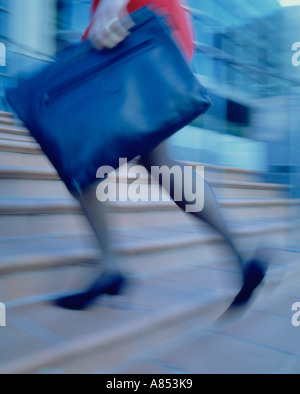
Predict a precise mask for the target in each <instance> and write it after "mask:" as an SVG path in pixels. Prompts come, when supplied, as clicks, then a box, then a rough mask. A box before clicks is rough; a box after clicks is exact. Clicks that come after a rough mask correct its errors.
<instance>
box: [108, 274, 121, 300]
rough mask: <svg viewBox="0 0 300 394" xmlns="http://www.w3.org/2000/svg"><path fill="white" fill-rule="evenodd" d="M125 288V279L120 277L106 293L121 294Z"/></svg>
mask: <svg viewBox="0 0 300 394" xmlns="http://www.w3.org/2000/svg"><path fill="white" fill-rule="evenodd" d="M124 289H125V279H124V278H122V279H119V280H118V281H117V282H116V283H114V284H113V285H111V286H110V287H108V288H107V289H106V291H105V292H106V294H108V295H112V296H115V295H120V294H121V293H123V292H124Z"/></svg>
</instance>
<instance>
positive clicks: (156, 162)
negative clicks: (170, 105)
mask: <svg viewBox="0 0 300 394" xmlns="http://www.w3.org/2000/svg"><path fill="white" fill-rule="evenodd" d="M166 145H167V144H166V142H164V143H162V144H161V145H159V146H158V147H157V148H155V149H154V150H153V151H152V152H150V153H148V154H147V155H145V156H143V157H142V164H143V165H144V166H145V167H146V169H147V170H148V172H149V173H150V172H151V167H152V166H158V167H162V166H167V167H168V168H169V169H171V168H172V167H174V166H177V167H180V168H181V171H180V173H181V174H182V179H179V180H178V182H176V179H174V178H173V179H172V180H171V182H170V184H169V185H170V189H169V190H167V192H168V193H169V194H170V196H171V197H172V198H173V199H174V196H177V200H178V196H181V199H180V201H175V203H176V204H177V205H178V206H179V207H180V208H181V209H183V210H185V209H186V206H187V205H189V204H190V203H191V202H190V201H186V199H185V193H184V190H183V185H184V184H185V180H184V165H183V164H181V163H180V162H177V161H175V160H173V159H171V158H169V157H168V154H167V148H166ZM197 177H200V175H199V174H198V173H197V172H196V171H193V184H194V185H196V184H197V183H196V181H197ZM159 178H160V179H157V180H158V181H159V182H160V183H161V181H162V179H161V177H159ZM199 183H200V182H198V184H199ZM201 183H202V184H203V180H202V179H201ZM169 185H168V186H169ZM164 186H165V185H164ZM178 188H181V189H180V190H178ZM192 214H193V215H194V216H195V217H196V218H197V219H199V220H203V221H204V222H206V223H207V224H209V225H210V226H211V227H212V228H213V229H214V230H216V231H217V232H218V233H219V234H220V235H221V236H222V237H223V238H224V240H225V241H226V244H227V245H228V246H229V248H230V249H231V251H232V252H233V254H234V255H235V257H236V259H237V262H238V264H239V266H240V268H241V269H242V272H243V273H244V270H245V262H244V259H243V257H242V256H241V254H240V253H239V251H238V249H237V247H236V246H235V244H234V241H233V239H232V236H231V235H230V233H229V230H228V228H227V226H226V224H225V221H224V218H223V215H222V213H221V211H220V207H219V204H218V202H217V200H216V197H215V194H214V192H213V190H212V189H211V187H210V186H209V185H208V183H207V182H206V181H205V180H204V207H203V209H202V210H201V211H199V212H193V213H192Z"/></svg>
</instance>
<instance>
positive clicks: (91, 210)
mask: <svg viewBox="0 0 300 394" xmlns="http://www.w3.org/2000/svg"><path fill="white" fill-rule="evenodd" d="M97 187H98V184H94V185H92V186H90V187H89V188H88V189H87V190H86V191H85V192H84V193H83V194H82V195H81V196H80V197H79V198H78V201H79V203H80V205H81V208H82V210H83V212H84V214H85V216H86V218H87V220H88V222H89V224H90V226H91V228H92V230H93V232H94V234H95V236H96V239H97V242H98V244H99V246H100V248H101V250H102V260H101V267H102V270H103V272H119V269H118V266H117V263H116V259H117V258H116V255H115V253H114V251H113V249H112V246H111V244H112V243H111V237H110V232H109V223H108V215H107V207H106V204H105V203H104V202H100V201H99V200H98V198H97V194H96V191H97ZM99 265H100V264H99Z"/></svg>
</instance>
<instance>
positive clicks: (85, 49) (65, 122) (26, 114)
mask: <svg viewBox="0 0 300 394" xmlns="http://www.w3.org/2000/svg"><path fill="white" fill-rule="evenodd" d="M132 19H133V21H134V22H135V26H134V27H133V28H132V29H131V34H130V36H129V37H128V38H127V39H126V40H125V41H124V42H122V43H121V44H120V45H118V46H117V47H116V48H114V49H104V50H101V51H99V50H96V49H94V48H92V47H91V45H90V44H89V43H88V42H84V43H80V44H76V45H73V46H71V47H68V48H67V49H66V50H65V52H63V53H62V55H61V57H60V58H59V59H58V60H57V61H56V62H55V63H52V64H51V65H50V66H47V67H46V68H44V69H43V70H42V71H40V72H39V73H38V74H36V75H35V76H33V77H31V78H30V79H29V80H26V81H25V82H22V83H21V85H20V86H19V87H17V88H14V89H12V90H9V91H8V92H7V99H8V101H9V103H10V105H11V106H12V107H13V109H14V110H15V111H16V113H17V114H18V116H19V117H20V119H21V120H22V121H23V122H24V124H25V126H26V127H27V128H28V129H29V131H30V132H31V134H32V135H33V137H35V139H36V140H37V141H38V143H39V144H40V145H41V147H42V149H43V151H44V152H45V154H46V155H47V156H48V158H49V159H50V161H51V162H52V164H53V165H54V167H55V168H56V170H57V172H58V174H59V175H60V177H61V178H62V180H63V181H64V182H65V184H66V186H67V187H68V189H69V191H70V192H71V193H72V194H73V195H77V194H78V193H81V192H82V191H84V190H85V189H86V188H87V187H88V186H89V185H91V184H92V183H94V182H96V181H97V179H96V173H97V170H98V168H99V167H101V166H111V167H112V168H117V167H118V165H119V158H127V159H128V161H130V160H132V159H133V158H134V157H136V156H138V155H143V154H145V153H147V152H149V151H151V150H152V149H153V148H154V147H155V146H157V145H158V144H159V143H161V142H162V141H163V140H165V139H166V138H168V137H169V136H171V135H172V134H173V133H175V132H176V131H178V130H179V129H181V128H183V127H184V126H186V125H187V124H189V123H190V122H191V121H193V120H194V119H195V118H196V117H198V116H199V115H200V114H202V113H204V112H206V111H207V110H208V108H209V107H210V105H211V103H210V100H209V99H208V97H207V95H206V91H205V89H204V88H203V87H202V86H201V84H200V83H199V81H198V80H197V79H196V77H195V76H194V75H193V73H192V71H191V69H190V67H189V65H188V64H187V62H186V60H185V59H184V57H183V55H182V54H181V52H180V50H179V49H178V47H177V45H176V44H175V43H174V41H173V40H172V38H171V37H170V36H171V34H170V31H169V30H168V28H167V27H166V24H165V23H164V21H163V20H162V18H161V17H159V16H157V15H156V14H155V13H154V12H152V11H151V10H149V9H148V8H145V7H144V8H141V9H139V10H138V11H136V12H135V13H133V14H132Z"/></svg>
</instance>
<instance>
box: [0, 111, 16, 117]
mask: <svg viewBox="0 0 300 394" xmlns="http://www.w3.org/2000/svg"><path fill="white" fill-rule="evenodd" d="M0 116H3V117H5V118H13V117H14V115H13V114H12V113H11V112H7V111H0Z"/></svg>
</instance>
